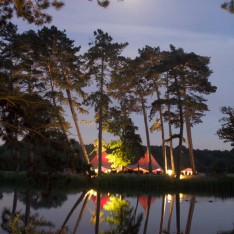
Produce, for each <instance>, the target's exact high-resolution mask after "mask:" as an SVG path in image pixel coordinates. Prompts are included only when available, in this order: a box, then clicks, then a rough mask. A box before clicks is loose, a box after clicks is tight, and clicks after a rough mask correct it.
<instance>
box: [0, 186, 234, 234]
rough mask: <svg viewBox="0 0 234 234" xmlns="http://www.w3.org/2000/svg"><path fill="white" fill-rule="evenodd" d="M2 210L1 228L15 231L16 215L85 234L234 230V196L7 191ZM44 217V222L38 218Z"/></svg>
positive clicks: (20, 220)
mask: <svg viewBox="0 0 234 234" xmlns="http://www.w3.org/2000/svg"><path fill="white" fill-rule="evenodd" d="M98 207H99V209H98ZM0 212H1V227H0V233H9V228H8V225H9V223H10V222H9V220H10V217H15V218H14V219H13V218H12V219H11V220H13V221H14V224H17V225H19V228H18V230H19V229H20V228H22V227H23V226H24V225H25V224H27V225H30V226H31V229H30V232H29V233H33V232H34V231H35V230H39V233H42V230H45V231H46V232H44V233H81V234H83V233H84V234H85V233H116V234H117V233H118V234H119V233H132V234H135V233H177V231H178V232H179V231H180V232H181V233H193V234H202V233H204V234H209V233H210V234H211V233H212V234H213V233H220V234H221V233H231V231H232V230H233V229H234V198H226V199H222V198H217V197H199V196H194V195H185V194H176V195H172V194H165V195H164V196H154V195H139V196H136V195H126V194H100V193H97V192H95V191H88V192H83V193H81V192H79V193H77V194H66V193H62V192H52V193H50V194H47V193H41V192H35V191H27V192H25V191H24V192H22V191H17V190H15V191H12V190H11V191H4V190H1V191H0ZM12 214H18V215H15V216H14V215H12ZM39 220H42V221H40V222H36V221H39ZM38 223H41V224H42V225H41V226H39V225H38ZM45 224H46V225H45ZM7 229H8V231H7Z"/></svg>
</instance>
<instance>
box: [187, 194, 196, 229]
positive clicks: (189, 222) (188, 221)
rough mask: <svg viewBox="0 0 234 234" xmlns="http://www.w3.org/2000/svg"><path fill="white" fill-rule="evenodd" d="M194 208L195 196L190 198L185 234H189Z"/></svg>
mask: <svg viewBox="0 0 234 234" xmlns="http://www.w3.org/2000/svg"><path fill="white" fill-rule="evenodd" d="M194 206H195V196H192V198H191V201H190V207H189V213H188V219H187V224H186V229H185V234H189V233H190V229H191V224H192V218H193V211H194Z"/></svg>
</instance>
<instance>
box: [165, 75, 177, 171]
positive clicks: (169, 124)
mask: <svg viewBox="0 0 234 234" xmlns="http://www.w3.org/2000/svg"><path fill="white" fill-rule="evenodd" d="M166 82H167V87H168V86H169V81H168V77H167V81H166ZM166 99H167V101H168V104H167V112H168V130H169V139H170V141H169V142H170V159H171V170H172V173H173V174H174V173H175V161H174V152H173V139H172V127H171V104H170V94H169V91H167V95H166Z"/></svg>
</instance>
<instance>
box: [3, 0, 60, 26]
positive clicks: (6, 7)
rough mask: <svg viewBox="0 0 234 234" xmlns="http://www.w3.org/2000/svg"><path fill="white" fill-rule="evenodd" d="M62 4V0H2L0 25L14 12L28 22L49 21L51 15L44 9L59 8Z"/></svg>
mask: <svg viewBox="0 0 234 234" xmlns="http://www.w3.org/2000/svg"><path fill="white" fill-rule="evenodd" d="M63 5H64V3H63V1H59V0H42V1H35V0H33V1H30V0H24V1H21V0H14V1H13V0H2V1H1V2H0V12H1V15H0V25H2V24H4V23H6V22H7V21H8V20H10V19H11V18H12V17H13V15H14V13H15V14H16V16H17V17H20V18H22V19H23V20H26V21H27V22H28V23H34V24H36V25H42V24H45V23H49V22H51V20H52V17H51V16H50V15H48V14H47V13H46V12H45V10H46V9H48V8H49V7H54V8H56V9H60V8H61V7H62V6H63Z"/></svg>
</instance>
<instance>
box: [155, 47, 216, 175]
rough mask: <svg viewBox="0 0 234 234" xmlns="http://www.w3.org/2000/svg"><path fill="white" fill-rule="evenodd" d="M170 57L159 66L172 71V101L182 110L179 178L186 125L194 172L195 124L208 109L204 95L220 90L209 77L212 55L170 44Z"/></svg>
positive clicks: (179, 114) (179, 122)
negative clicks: (196, 52) (210, 57)
mask: <svg viewBox="0 0 234 234" xmlns="http://www.w3.org/2000/svg"><path fill="white" fill-rule="evenodd" d="M170 49H171V51H170V53H169V54H168V57H167V58H166V59H165V60H164V62H163V60H162V64H163V65H162V66H161V65H159V66H158V69H159V70H158V71H159V72H160V69H162V70H161V72H162V71H163V72H165V71H168V75H169V79H170V81H169V87H168V91H169V93H170V94H171V101H172V103H173V102H174V104H176V106H177V112H178V122H177V123H176V122H175V123H176V124H177V126H179V128H180V133H179V135H178V136H179V156H178V163H177V164H179V165H177V167H178V168H177V177H179V170H180V168H179V167H180V158H181V156H182V141H183V125H184V122H185V123H186V129H187V138H188V143H189V144H188V145H189V151H190V162H191V167H192V169H193V172H194V173H196V169H195V162H194V156H193V147H192V138H191V125H192V124H195V123H198V122H199V121H201V120H200V118H201V116H202V115H203V112H204V111H205V110H207V109H208V108H207V105H206V104H205V102H206V99H205V98H204V97H203V96H204V95H208V94H210V93H213V92H215V91H216V87H215V86H212V85H211V83H210V82H209V80H208V78H209V76H210V74H211V70H210V69H209V67H208V64H209V58H208V57H204V56H199V55H196V54H195V53H185V52H184V51H183V49H181V48H179V49H176V48H175V47H174V46H172V45H171V46H170Z"/></svg>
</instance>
